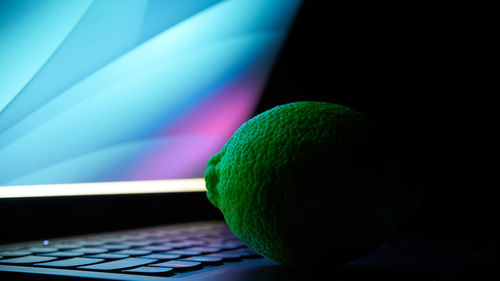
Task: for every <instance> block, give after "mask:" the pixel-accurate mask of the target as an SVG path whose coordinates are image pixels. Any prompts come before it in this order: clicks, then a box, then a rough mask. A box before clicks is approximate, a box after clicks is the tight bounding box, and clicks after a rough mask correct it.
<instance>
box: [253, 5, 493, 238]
mask: <svg viewBox="0 0 500 281" xmlns="http://www.w3.org/2000/svg"><path fill="white" fill-rule="evenodd" d="M330 2H331V1H306V3H304V5H303V8H302V10H301V11H300V14H299V18H298V21H297V22H296V24H295V25H294V26H293V29H292V33H291V36H290V37H289V39H288V41H287V44H286V45H285V47H284V49H283V53H282V55H281V57H280V59H279V61H278V63H277V65H276V67H275V71H274V73H273V76H272V77H271V79H270V80H269V84H268V88H267V89H266V92H265V95H264V99H263V100H262V102H261V103H260V104H259V107H258V112H262V111H264V110H267V109H269V108H272V107H273V106H275V105H277V104H284V103H288V102H293V101H302V100H313V101H329V102H334V103H338V104H342V105H346V106H349V107H352V108H355V109H357V110H359V111H361V112H363V113H365V114H366V115H368V116H369V117H370V118H371V119H373V120H376V121H377V122H378V123H379V124H381V125H382V127H383V128H384V130H383V132H384V135H385V136H386V140H387V143H388V144H389V146H390V147H391V148H392V149H393V152H394V153H395V155H396V156H397V157H398V158H399V182H400V183H401V184H404V185H410V186H413V187H415V188H421V189H422V198H423V200H422V204H421V205H420V207H419V209H418V210H417V212H416V214H415V215H414V216H413V217H411V218H410V219H409V220H407V221H406V222H405V223H404V224H403V225H401V226H400V228H401V231H404V232H406V233H407V234H408V235H414V236H419V237H428V238H429V239H439V240H443V241H458V242H460V243H472V244H475V243H482V244H485V247H490V246H491V247H492V246H493V245H496V244H497V238H496V237H498V232H497V231H496V228H497V225H498V216H499V207H498V206H499V205H500V204H499V198H498V197H497V196H496V195H495V192H494V191H495V189H496V188H497V186H500V185H499V181H498V170H499V169H498V168H499V165H498V160H497V159H499V151H498V147H497V143H498V122H497V120H498V102H496V101H495V99H494V98H495V96H496V94H497V93H499V89H498V87H497V85H496V84H498V82H499V81H498V52H497V50H498V49H499V46H498V44H496V42H495V37H497V36H498V31H499V29H498V26H499V25H498V23H497V22H496V15H494V14H493V11H494V10H493V9H492V8H491V7H486V6H483V7H481V6H478V5H476V6H474V5H471V4H470V3H469V4H467V5H465V4H464V5H461V4H457V3H453V4H451V5H444V4H439V5H437V4H397V5H394V4H380V3H378V2H377V3H372V4H365V3H364V4H363V5H361V4H359V3H352V4H338V3H330Z"/></svg>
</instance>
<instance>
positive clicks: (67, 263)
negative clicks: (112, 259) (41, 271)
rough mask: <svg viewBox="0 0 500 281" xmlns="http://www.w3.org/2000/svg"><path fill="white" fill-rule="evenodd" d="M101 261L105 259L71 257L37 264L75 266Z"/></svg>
mask: <svg viewBox="0 0 500 281" xmlns="http://www.w3.org/2000/svg"><path fill="white" fill-rule="evenodd" d="M101 261H103V259H92V258H71V259H66V260H58V261H49V262H44V263H37V264H35V265H38V266H50V267H73V266H81V265H86V264H92V263H98V262H101Z"/></svg>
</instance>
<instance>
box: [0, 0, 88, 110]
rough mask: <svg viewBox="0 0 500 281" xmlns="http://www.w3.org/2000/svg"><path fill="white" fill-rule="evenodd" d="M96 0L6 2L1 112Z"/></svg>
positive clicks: (1, 19)
mask: <svg viewBox="0 0 500 281" xmlns="http://www.w3.org/2000/svg"><path fill="white" fill-rule="evenodd" d="M21 1H22V2H24V3H19V2H21ZM92 2H93V1H92V0H83V1H58V0H46V1H43V2H41V1H29V0H24V1H23V0H15V1H10V3H9V2H7V3H5V4H4V5H5V6H3V7H2V9H1V10H0V38H2V40H0V66H2V71H5V73H3V74H2V75H0V112H2V110H3V109H4V108H5V107H6V106H7V104H9V103H10V101H11V100H12V99H14V98H15V97H16V96H17V94H18V93H19V91H21V89H22V88H23V87H24V86H25V85H26V83H28V81H30V80H31V79H32V77H33V76H34V75H35V74H36V73H37V72H38V71H39V70H40V68H41V67H42V66H43V65H44V64H45V63H46V62H47V60H48V59H49V58H50V57H51V56H52V54H53V53H54V51H55V50H56V49H57V48H58V47H59V45H60V44H61V42H63V41H64V40H65V38H66V37H67V36H68V35H69V34H70V32H71V31H72V30H73V27H74V26H75V25H76V24H77V23H78V21H79V20H80V19H81V17H82V16H83V15H84V14H85V13H86V11H87V10H88V8H89V7H90V6H91V4H92ZM9 4H10V5H9ZM26 17H29V19H26ZM13 23H14V24H13ZM47 31H49V32H47ZM6 38H8V39H6ZM33 46H36V48H33ZM4 67H5V68H4ZM7 73H8V74H7Z"/></svg>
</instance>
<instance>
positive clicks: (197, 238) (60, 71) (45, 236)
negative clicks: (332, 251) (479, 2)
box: [0, 0, 498, 280]
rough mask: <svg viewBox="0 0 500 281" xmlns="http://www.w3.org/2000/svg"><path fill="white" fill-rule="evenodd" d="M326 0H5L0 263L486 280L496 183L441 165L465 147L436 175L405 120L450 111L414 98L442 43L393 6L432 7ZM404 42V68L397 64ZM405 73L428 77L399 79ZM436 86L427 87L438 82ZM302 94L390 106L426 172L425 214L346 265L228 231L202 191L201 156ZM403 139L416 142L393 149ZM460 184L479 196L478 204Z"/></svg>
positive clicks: (417, 165)
mask: <svg viewBox="0 0 500 281" xmlns="http://www.w3.org/2000/svg"><path fill="white" fill-rule="evenodd" d="M315 2H316V1H315ZM353 6H356V5H355V4H353ZM333 7H334V9H333V15H334V16H332V14H331V12H332V10H331V8H332V7H331V6H328V5H326V4H320V3H319V2H316V3H314V2H312V1H311V2H307V3H306V2H305V1H294V0H273V1H264V0H227V1H220V0H219V1H217V0H190V1H182V0H144V1H141V0H134V1H127V0H121V1H118V0H107V1H104V0H94V1H91V0H88V1H85V0H82V1H51V0H47V1H43V2H42V1H27V0H21V1H19V0H17V1H16V0H7V1H1V2H0V38H8V40H1V41H0V71H1V73H2V75H0V214H1V216H0V279H1V280H85V279H87V280H98V279H105V280H106V279H108V280H315V279H318V280H320V279H330V278H336V279H339V280H366V279H368V278H384V279H385V280H457V279H459V280H465V279H468V280H470V279H472V280H482V279H484V278H485V277H487V276H489V273H491V272H495V270H491V269H492V268H495V267H496V264H497V263H496V261H497V260H498V258H497V254H496V252H495V251H494V250H492V248H491V247H490V246H491V243H490V241H491V240H495V239H496V238H495V237H496V235H495V232H493V231H491V229H492V228H490V227H489V225H490V224H488V223H486V222H490V221H492V220H493V219H494V217H493V215H492V214H495V213H494V212H489V211H491V210H494V209H495V208H494V207H492V206H494V204H492V203H494V202H495V201H494V197H492V196H488V194H489V193H488V192H484V194H486V195H485V196H484V197H483V196H479V194H480V192H479V191H477V190H478V187H477V186H475V189H473V190H471V189H470V188H463V189H461V188H459V187H460V184H461V181H463V179H464V178H460V179H456V180H453V179H450V177H449V175H450V174H452V171H453V173H455V172H456V168H460V167H462V166H463V164H464V163H465V162H461V161H456V160H457V158H450V159H451V160H445V158H444V157H443V158H437V160H439V161H434V162H435V163H430V166H431V168H434V166H436V167H437V168H439V169H437V168H436V170H438V171H439V174H440V175H441V174H442V175H443V178H444V177H445V176H446V182H447V183H450V187H443V186H444V184H443V183H444V182H445V181H444V180H441V177H438V176H437V175H438V173H435V175H434V176H426V175H425V173H423V172H422V167H423V164H425V165H429V161H425V157H428V156H430V155H431V154H433V153H436V154H438V153H437V152H442V151H438V148H434V150H432V148H433V146H431V145H430V144H426V143H425V141H426V140H425V139H424V138H423V137H422V135H419V134H416V133H412V132H410V130H409V129H406V130H405V128H411V130H415V127H416V126H414V125H415V124H421V123H423V124H425V125H432V124H437V122H436V120H442V119H444V118H442V117H441V116H440V115H438V114H437V113H436V112H432V111H431V112H429V110H427V111H426V114H427V115H426V116H428V117H425V116H424V117H422V115H421V114H420V112H421V111H420V110H421V108H422V106H427V104H428V102H427V99H426V98H427V96H426V93H427V92H426V91H427V90H428V89H429V87H427V86H428V84H426V82H422V79H421V76H420V75H421V74H422V73H428V72H432V71H435V72H436V73H438V72H439V73H438V74H439V75H440V77H441V76H442V75H443V74H442V72H441V71H440V70H439V69H436V70H429V69H428V68H427V66H428V65H427V64H426V63H427V62H433V60H434V59H436V58H438V59H439V60H442V59H443V56H442V54H439V55H433V54H431V52H428V53H422V52H423V51H422V45H419V44H418V42H419V40H416V39H415V38H414V37H415V36H417V39H424V40H421V41H420V42H427V41H425V40H427V37H426V36H427V35H425V36H423V35H420V34H417V33H414V32H413V30H411V29H408V27H413V25H411V24H407V23H406V22H405V20H404V19H403V20H401V19H400V18H399V17H408V19H407V20H408V21H410V20H412V19H413V18H417V19H421V16H422V15H427V13H428V12H427V11H424V10H423V9H417V8H416V7H411V9H409V10H408V11H406V12H408V14H404V15H403V16H402V15H401V13H393V10H391V9H389V8H388V7H384V6H381V7H379V4H378V3H377V4H373V5H371V6H370V5H368V6H366V7H357V6H356V7H350V6H349V5H348V4H336V5H334V6H333ZM435 8H436V9H439V8H440V7H435ZM436 9H433V11H437V10H436ZM447 9H448V7H446V9H445V10H446V11H447ZM318 11H319V13H318ZM409 11H410V12H409ZM411 11H413V12H411ZM415 15H416V16H415ZM396 20H397V21H396ZM427 20H429V19H428V18H427ZM306 22H307V24H304V23H306ZM394 22H398V23H400V24H398V25H395V24H393V23H394ZM416 22H419V27H418V28H422V30H424V31H431V33H430V34H431V36H432V34H433V33H432V31H433V30H436V31H434V32H435V33H436V34H437V33H439V32H438V31H439V30H438V29H435V26H439V24H437V25H436V21H432V19H431V20H429V23H428V25H429V26H432V27H430V28H428V29H426V28H427V27H426V26H425V25H423V24H424V23H422V22H420V21H416ZM422 25H423V27H422ZM332 26H335V29H332ZM387 30H389V31H387ZM405 34H409V35H408V36H407V37H405V36H404V35H405ZM426 34H428V33H426ZM325 35H328V36H326V37H330V36H331V37H332V38H334V39H335V40H332V41H327V40H325ZM394 35H397V36H394ZM438 35H439V36H436V37H440V36H441V34H440V33H439V34H438ZM418 36H420V37H418ZM408 38H409V39H408ZM461 38H462V37H461ZM405 39H408V42H412V44H413V45H412V46H413V47H411V48H409V50H412V51H413V52H410V53H411V54H412V55H411V56H407V52H408V49H405V48H403V47H401V46H402V45H401V42H405V41H404V40H405ZM443 40H444V39H443ZM370 42H372V43H373V44H372V43H370ZM433 42H434V41H433ZM450 42H451V41H450ZM467 42H469V41H467ZM297 43H299V44H297ZM368 43H370V44H368ZM438 43H439V42H438ZM452 43H453V42H451V43H446V44H442V45H443V46H448V45H450V46H457V44H452ZM433 44H434V45H436V43H435V42H434V43H433ZM468 44H469V45H466V46H465V47H464V48H463V49H464V50H467V48H466V47H470V46H472V45H473V43H468ZM367 45H370V48H367V47H366V46H367ZM297 46H298V47H297ZM387 46H400V47H401V48H388V47H387ZM440 46H441V45H439V44H438V47H440ZM459 46H462V45H459ZM304 51H306V52H304ZM429 54H430V55H429ZM457 54H459V55H460V56H461V57H462V56H464V54H465V56H467V58H472V57H473V56H472V55H469V54H468V53H467V52H458V51H457ZM401 58H405V63H406V64H408V65H410V66H409V67H407V68H406V67H403V68H397V67H394V66H400V64H401V62H400V60H401ZM417 60H422V61H423V62H424V63H423V64H425V66H426V67H425V71H422V69H424V68H419V67H416V66H418V63H416V61H417ZM439 60H438V61H439ZM325 65H326V66H328V67H326V68H325ZM330 66H332V67H331V69H330ZM466 66H467V67H463V68H457V69H454V68H453V67H449V68H447V70H448V73H449V74H448V76H447V77H461V79H462V80H467V79H469V77H468V76H467V75H469V74H470V73H471V72H463V73H465V74H462V72H461V71H463V70H464V69H476V68H474V67H472V66H473V65H472V63H469V65H466ZM399 69H404V70H405V71H399ZM408 69H410V70H408ZM388 73H389V74H391V75H388ZM466 74H467V75H466ZM388 77H390V78H391V79H390V83H389V85H391V87H389V89H388V88H387V86H386V82H385V81H386V80H387V78H388ZM408 77H410V78H408ZM412 77H416V78H415V81H416V82H415V81H414V80H412V79H413V78H412ZM447 77H445V78H447ZM393 78H395V79H393ZM470 81H472V82H473V83H472V82H471V84H474V85H476V83H475V80H470ZM332 82H335V83H334V84H332ZM408 84H409V85H418V87H421V88H422V89H424V90H426V91H421V92H419V95H418V97H419V99H415V98H414V96H412V94H413V92H412V89H410V90H408V91H409V94H408V95H402V94H401V91H400V89H406V88H404V87H407V86H406V85H408ZM444 84H446V86H447V87H449V86H450V84H449V83H444ZM330 85H331V86H332V87H331V89H335V91H330V88H329V86H330ZM461 87H462V86H461ZM381 88H382V89H383V90H384V93H385V94H384V93H379V94H376V95H375V94H374V92H373V91H372V90H373V89H378V90H379V91H380V89H381ZM392 88H394V89H392ZM456 88H458V86H457V87H456ZM419 89H420V88H419ZM386 90H387V91H386ZM393 90H395V93H394V94H387V92H391V91H393ZM430 93H431V94H427V95H429V96H432V100H433V102H436V101H437V102H439V101H440V99H443V100H444V99H445V98H446V97H441V96H439V95H435V93H434V92H430ZM295 100H326V101H331V102H336V103H341V104H344V105H347V106H351V107H354V108H356V109H359V110H360V111H362V112H365V113H366V114H368V115H370V116H371V117H375V118H376V119H379V120H383V121H387V123H391V122H392V124H391V125H392V126H393V127H396V128H397V130H395V131H394V132H396V133H393V136H394V137H396V138H395V139H396V140H397V141H395V142H394V143H393V145H394V147H396V148H397V149H399V150H400V151H404V152H402V154H403V157H402V159H401V162H402V163H401V165H400V166H401V169H402V170H403V171H402V173H401V182H406V183H408V182H411V183H413V184H414V185H419V186H422V185H424V188H423V189H424V190H423V196H424V199H425V200H424V201H423V203H422V205H421V206H420V207H419V209H418V212H417V215H416V216H413V217H411V218H410V219H408V220H407V221H405V222H404V223H402V224H401V225H399V226H398V230H399V231H398V232H396V233H395V234H394V235H393V236H392V237H389V238H388V240H387V241H386V243H385V244H383V245H382V247H380V248H379V249H377V250H375V251H374V252H373V253H370V254H369V255H368V256H365V257H361V258H360V259H358V260H356V261H353V262H351V263H348V264H345V265H341V266H335V267H334V266H325V263H324V262H320V263H318V267H316V268H306V269H302V268H300V267H299V268H288V267H285V266H281V265H278V264H276V263H274V262H272V261H270V260H268V259H266V258H264V257H262V256H260V255H259V254H258V253H255V252H254V251H252V250H251V249H249V248H247V247H246V246H245V245H244V244H242V243H241V242H240V241H239V240H238V239H237V238H236V237H235V236H234V235H232V233H231V232H230V230H229V229H228V228H227V226H226V225H225V224H224V220H223V217H222V215H221V214H220V212H219V211H218V210H217V209H216V208H215V207H213V206H212V205H211V204H210V203H209V202H208V200H207V199H206V196H205V187H204V182H203V179H202V176H203V171H204V169H205V164H206V161H207V160H208V159H209V157H210V156H211V155H212V154H214V153H216V152H218V151H219V150H220V148H221V147H222V146H223V144H224V143H225V142H226V141H227V139H228V138H229V137H230V136H231V134H232V133H233V132H234V131H235V130H236V129H237V128H238V126H239V125H241V124H242V123H243V122H245V121H246V120H247V119H248V118H250V117H251V116H252V115H254V114H257V113H259V112H262V111H263V110H265V109H268V108H270V107H272V106H274V105H278V104H282V103H285V102H289V101H295ZM391 101H392V102H391ZM395 101H396V102H395ZM471 102H473V100H468V101H467V103H471ZM394 105H399V107H396V106H394ZM424 108H426V109H428V107H424ZM468 108H469V112H470V110H472V111H473V112H475V113H482V112H483V111H482V110H481V111H480V110H479V109H478V110H476V111H474V109H473V108H470V107H468ZM491 108H493V106H492V105H491ZM431 110H432V108H431ZM439 110H440V111H439V112H442V111H441V110H443V109H442V108H440V109H439ZM450 111H451V110H450ZM486 112H488V111H486ZM395 115H397V116H399V118H393V116H395ZM471 115H472V114H471ZM413 116H417V117H418V118H417V117H413ZM474 116H478V115H477V114H476V115H472V117H474ZM426 118H427V119H426ZM469 118H471V116H469ZM417 121H418V122H417ZM482 124H484V123H482ZM423 127H424V126H423V125H421V127H418V126H417V127H416V130H417V132H419V133H420V132H421V131H422V129H421V128H423ZM432 128H434V127H432ZM419 129H420V131H419ZM461 129H462V127H461ZM450 130H451V129H450ZM435 131H436V132H437V131H438V130H435ZM436 132H434V133H436ZM405 134H406V135H405ZM438 135H439V136H440V137H444V139H445V140H454V141H456V140H457V139H455V138H451V137H448V136H447V135H445V134H438ZM401 136H402V137H401ZM450 136H452V135H450ZM460 136H462V135H461V134H460ZM410 138H412V140H411V142H410V143H411V144H412V146H411V147H412V150H411V151H408V150H403V149H401V148H402V147H405V146H407V145H408V144H407V142H405V141H408V139H410ZM470 140H472V138H470ZM477 142H478V143H479V141H477ZM453 143H454V142H451V141H450V142H449V143H447V147H453ZM463 143H465V141H464V142H463ZM415 144H418V145H415ZM459 144H462V143H459ZM456 146H457V147H459V145H458V144H456ZM426 149H431V150H430V152H427V150H426ZM439 150H443V148H441V147H440V148H439ZM460 150H461V151H463V152H467V151H469V150H467V149H466V146H463V145H461V146H460ZM493 151H495V150H493ZM417 154H418V155H417ZM461 155H462V156H463V155H466V154H461ZM416 156H419V157H416ZM484 158H486V157H484ZM438 166H439V167H438ZM465 167H467V168H469V169H467V170H466V169H463V170H462V171H468V172H470V171H475V170H474V169H472V165H468V166H467V165H466V166H465ZM426 168H428V166H426ZM493 170H494V169H492V171H493ZM415 171H416V172H415ZM462 174H466V173H462ZM476 174H477V173H476ZM440 188H441V189H440ZM479 190H480V191H481V189H479ZM450 191H453V192H450ZM475 191H477V192H476V193H475ZM481 194H482V193H481ZM464 198H467V199H471V198H472V199H474V198H475V199H476V201H470V200H469V201H468V203H469V204H472V205H469V206H473V208H469V209H465V208H463V204H462V200H463V199H464ZM485 198H488V200H486V201H485ZM444 199H446V202H447V204H446V208H444V207H443V205H442V202H443V200H444ZM471 202H473V203H471ZM474 202H475V203H474ZM484 202H487V203H484ZM471 209H473V210H476V212H471ZM484 210H486V211H487V212H483V211H484ZM485 213H487V214H489V216H487V215H485ZM452 214H454V215H455V216H453V215H452ZM457 214H458V215H457ZM478 214H480V216H477V215H478ZM478 217H480V218H481V219H477V218H478ZM483 222H484V223H483ZM464 226H465V227H464ZM486 226H488V227H486ZM328 231H329V229H328V227H327V226H326V227H325V239H327V237H328ZM330 231H331V230H330ZM319 240H320V239H319ZM317 242H318V241H313V246H315V247H321V245H320V244H318V243H317ZM497 274H498V273H497Z"/></svg>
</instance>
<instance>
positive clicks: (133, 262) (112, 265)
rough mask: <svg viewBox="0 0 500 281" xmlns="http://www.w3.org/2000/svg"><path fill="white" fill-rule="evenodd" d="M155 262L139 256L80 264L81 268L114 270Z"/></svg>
mask: <svg viewBox="0 0 500 281" xmlns="http://www.w3.org/2000/svg"><path fill="white" fill-rule="evenodd" d="M153 262H156V260H155V259H141V258H127V259H123V260H116V261H110V262H104V263H98V264H93V265H87V266H82V267H79V268H82V269H91V270H116V269H122V268H129V267H136V266H140V265H145V264H148V263H153Z"/></svg>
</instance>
